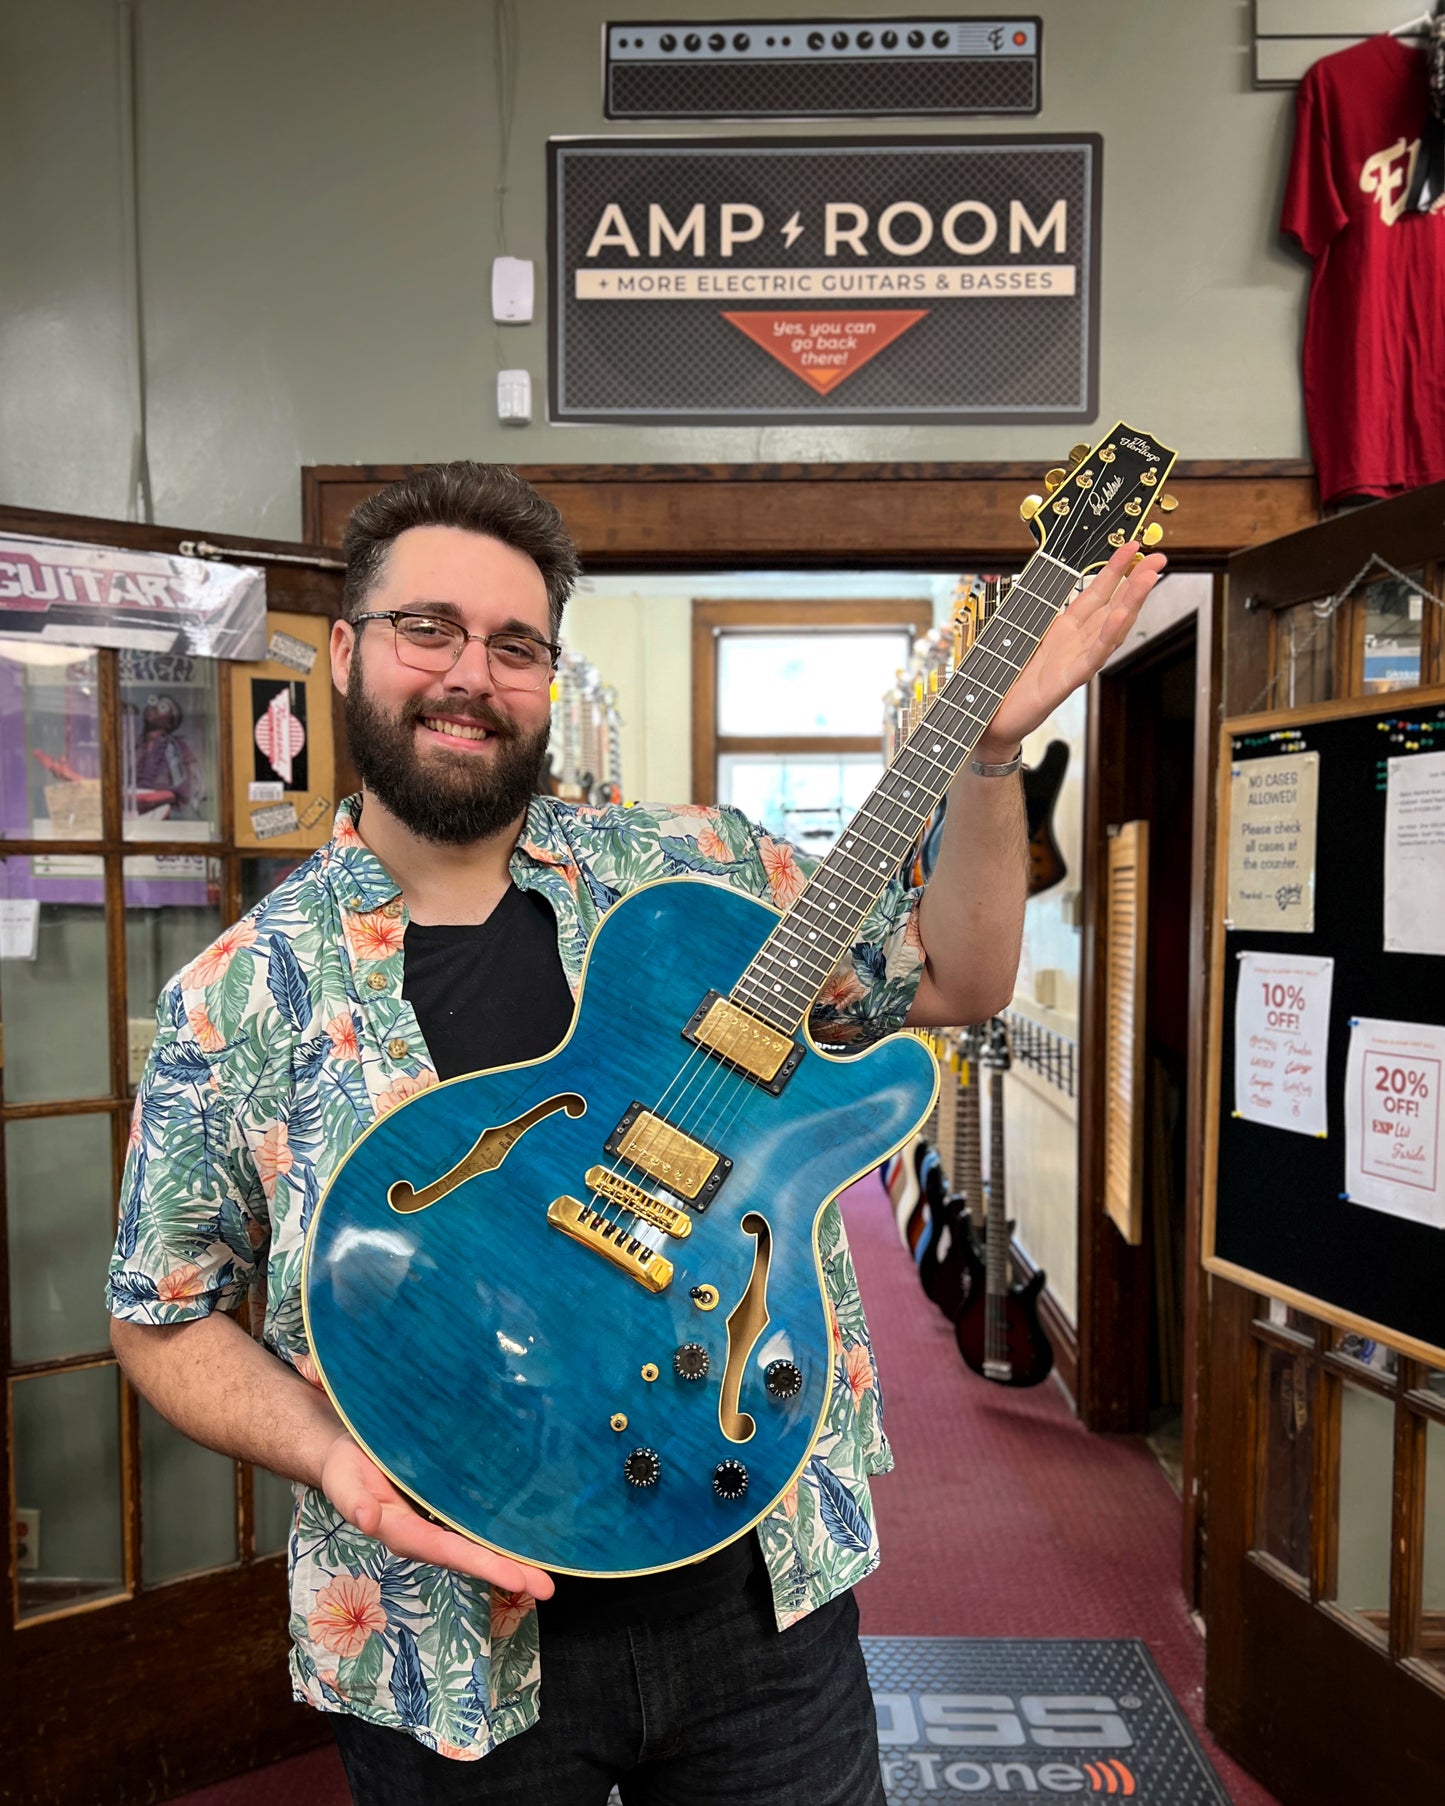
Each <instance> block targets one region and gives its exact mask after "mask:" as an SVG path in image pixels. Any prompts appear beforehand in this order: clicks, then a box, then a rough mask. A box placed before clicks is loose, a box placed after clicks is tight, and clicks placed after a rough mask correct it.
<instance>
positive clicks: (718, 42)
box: [707, 31, 728, 50]
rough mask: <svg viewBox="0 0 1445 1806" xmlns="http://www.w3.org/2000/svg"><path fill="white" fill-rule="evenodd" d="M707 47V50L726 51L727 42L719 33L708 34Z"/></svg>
mask: <svg viewBox="0 0 1445 1806" xmlns="http://www.w3.org/2000/svg"><path fill="white" fill-rule="evenodd" d="M707 47H708V49H709V50H726V49H727V47H728V41H727V39H726V38H725V37H724V36H723V34H722V33H721V32H720V31H714V32H710V33H709V34H708V40H707Z"/></svg>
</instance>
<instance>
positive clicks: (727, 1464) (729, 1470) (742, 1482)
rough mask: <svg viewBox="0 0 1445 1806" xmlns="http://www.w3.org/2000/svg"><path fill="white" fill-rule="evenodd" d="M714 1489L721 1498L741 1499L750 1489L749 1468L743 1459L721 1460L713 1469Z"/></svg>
mask: <svg viewBox="0 0 1445 1806" xmlns="http://www.w3.org/2000/svg"><path fill="white" fill-rule="evenodd" d="M712 1489H713V1491H714V1492H715V1493H716V1494H717V1496H718V1497H719V1498H720V1499H740V1498H741V1497H742V1496H743V1494H744V1493H745V1492H746V1491H747V1490H748V1470H747V1469H746V1468H745V1467H744V1466H743V1464H742V1462H741V1461H719V1462H718V1464H717V1466H716V1467H715V1468H714V1469H713V1470H712Z"/></svg>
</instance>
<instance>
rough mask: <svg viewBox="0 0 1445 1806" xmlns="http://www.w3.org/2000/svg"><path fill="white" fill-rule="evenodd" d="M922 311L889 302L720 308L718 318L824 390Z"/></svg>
mask: <svg viewBox="0 0 1445 1806" xmlns="http://www.w3.org/2000/svg"><path fill="white" fill-rule="evenodd" d="M927 314H928V309H927V308H926V307H920V308H901V307H889V308H884V309H882V310H881V311H880V312H877V313H863V312H859V311H858V310H857V309H854V308H849V307H844V308H841V309H835V310H834V311H832V312H822V311H820V310H819V309H817V308H814V309H811V310H810V311H807V312H797V311H794V312H790V313H745V314H729V313H725V314H724V315H723V318H724V319H725V320H727V321H729V322H730V323H731V324H732V325H734V326H736V327H737V329H738V331H739V332H745V333H746V334H747V336H748V337H749V338H750V339H751V340H752V341H753V343H754V344H756V345H761V346H762V348H763V350H764V351H766V352H767V353H768V354H769V356H771V357H775V358H776V359H777V360H778V362H779V363H780V364H781V365H782V366H783V368H784V369H786V370H791V371H792V373H793V375H794V376H801V377H802V379H803V381H804V382H805V383H807V384H809V386H810V387H812V388H814V389H816V390H817V391H818V393H819V394H820V395H827V394H829V393H830V392H831V391H832V390H834V389H836V388H837V386H838V384H839V383H840V382H842V381H843V379H844V377H846V376H851V375H852V374H853V372H854V371H855V370H861V369H862V368H863V366H864V364H866V363H868V362H869V360H870V359H872V358H875V357H877V355H878V353H879V352H880V351H882V350H883V349H884V347H885V346H887V345H891V344H892V343H893V341H894V340H895V339H898V338H901V337H902V336H903V334H904V333H905V332H907V331H908V328H909V327H910V326H916V325H917V324H918V322H919V321H920V320H922V319H925V318H926V317H927Z"/></svg>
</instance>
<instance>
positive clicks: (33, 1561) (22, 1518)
mask: <svg viewBox="0 0 1445 1806" xmlns="http://www.w3.org/2000/svg"><path fill="white" fill-rule="evenodd" d="M15 1565H16V1567H17V1568H38V1567H39V1566H40V1508H39V1506H38V1505H37V1506H30V1505H17V1506H16V1507H15Z"/></svg>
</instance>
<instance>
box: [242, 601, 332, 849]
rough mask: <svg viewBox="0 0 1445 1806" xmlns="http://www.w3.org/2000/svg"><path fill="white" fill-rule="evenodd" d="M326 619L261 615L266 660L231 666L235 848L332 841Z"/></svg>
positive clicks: (307, 846) (328, 627) (287, 846)
mask: <svg viewBox="0 0 1445 1806" xmlns="http://www.w3.org/2000/svg"><path fill="white" fill-rule="evenodd" d="M330 635H331V622H330V620H329V619H328V618H327V617H326V616H325V615H302V614H280V613H271V612H269V611H268V613H267V615H266V647H267V651H268V653H269V654H270V656H269V657H268V658H265V659H258V660H256V661H255V662H254V663H229V664H228V665H227V666H226V669H227V670H228V672H229V673H230V684H231V761H232V764H231V772H232V794H233V796H234V798H235V812H236V845H237V846H238V847H242V848H245V849H247V850H254V851H262V852H278V853H280V852H291V851H295V850H297V849H298V848H305V849H308V850H309V849H312V848H315V847H319V846H321V845H323V844H324V842H326V841H327V840H329V839H330V837H331V827H332V821H333V819H334V817H335V814H336V799H335V795H334V791H335V785H336V746H335V739H334V736H333V733H332V715H331V664H330V660H329V658H328V656H327V645H328V642H329V639H330Z"/></svg>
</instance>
